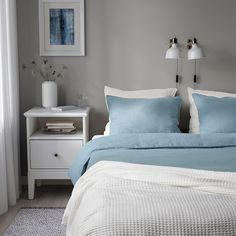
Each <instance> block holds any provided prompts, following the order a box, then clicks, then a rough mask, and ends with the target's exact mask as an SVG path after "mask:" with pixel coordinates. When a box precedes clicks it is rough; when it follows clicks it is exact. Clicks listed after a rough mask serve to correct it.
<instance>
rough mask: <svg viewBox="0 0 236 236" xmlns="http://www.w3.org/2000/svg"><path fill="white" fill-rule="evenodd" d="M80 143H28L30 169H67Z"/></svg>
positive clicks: (73, 141)
mask: <svg viewBox="0 0 236 236" xmlns="http://www.w3.org/2000/svg"><path fill="white" fill-rule="evenodd" d="M82 143H83V142H82V140H32V141H30V156H31V160H30V162H31V163H30V165H31V168H45V169H65V168H69V167H70V165H71V163H72V161H73V160H74V159H75V157H76V155H77V154H78V152H79V150H80V148H81V147H82Z"/></svg>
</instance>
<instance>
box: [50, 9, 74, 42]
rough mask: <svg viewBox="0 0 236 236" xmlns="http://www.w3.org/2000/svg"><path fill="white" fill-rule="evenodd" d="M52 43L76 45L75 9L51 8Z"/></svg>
mask: <svg viewBox="0 0 236 236" xmlns="http://www.w3.org/2000/svg"><path fill="white" fill-rule="evenodd" d="M49 16H50V17H49V19H50V45H74V44H75V30H74V9H64V8H63V9H49Z"/></svg>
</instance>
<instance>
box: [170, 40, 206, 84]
mask: <svg viewBox="0 0 236 236" xmlns="http://www.w3.org/2000/svg"><path fill="white" fill-rule="evenodd" d="M180 46H181V45H179V44H178V39H177V38H176V37H174V38H171V39H170V40H169V48H168V49H167V51H166V59H175V60H176V85H177V84H178V83H179V62H178V60H179V59H180V53H181V52H180ZM187 49H188V60H194V78H193V82H194V86H195V85H196V83H197V60H199V59H202V58H204V57H205V55H204V52H203V50H202V48H201V47H200V46H199V45H198V42H197V39H196V38H193V39H188V40H187Z"/></svg>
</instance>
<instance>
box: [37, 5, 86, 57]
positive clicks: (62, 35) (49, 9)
mask: <svg viewBox="0 0 236 236" xmlns="http://www.w3.org/2000/svg"><path fill="white" fill-rule="evenodd" d="M38 1H39V48H40V56H85V13H84V0H69V1H68V0H38Z"/></svg>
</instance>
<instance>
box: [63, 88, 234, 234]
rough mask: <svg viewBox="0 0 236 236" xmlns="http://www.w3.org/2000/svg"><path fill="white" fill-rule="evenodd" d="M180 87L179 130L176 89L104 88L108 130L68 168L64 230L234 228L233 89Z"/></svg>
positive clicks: (173, 231)
mask: <svg viewBox="0 0 236 236" xmlns="http://www.w3.org/2000/svg"><path fill="white" fill-rule="evenodd" d="M188 92H189V101H190V116H191V119H190V132H191V134H183V133H181V131H180V129H179V114H180V107H181V98H180V97H178V96H177V97H175V93H176V89H171V88H170V89H167V90H154V91H153V90H152V91H141V92H140V91H135V92H132V91H128V92H127V91H121V90H117V89H112V88H105V96H106V104H107V108H108V111H109V125H107V127H106V134H107V135H108V136H106V137H96V138H94V139H93V140H92V141H90V142H89V143H88V144H86V145H85V146H84V147H83V149H82V150H81V152H80V153H79V155H78V157H77V158H76V159H75V161H74V163H73V165H72V167H71V169H70V172H69V175H70V177H71V180H72V182H73V184H74V185H75V187H74V190H73V193H72V196H71V198H70V200H69V203H68V205H67V207H66V210H65V213H64V217H63V223H64V224H66V225H67V236H78V235H79V236H85V235H94V236H110V235H114V236H116V235H117V236H118V235H125V236H126V235H133V236H136V235H138V236H139V235H140V236H141V235H150V236H154V235H173V236H175V235H186V236H187V235H212V236H216V235H219V236H224V235H227V236H235V235H236V122H235V120H236V95H235V96H234V95H232V94H226V93H221V92H214V91H201V90H197V91H195V90H192V89H189V90H188Z"/></svg>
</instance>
